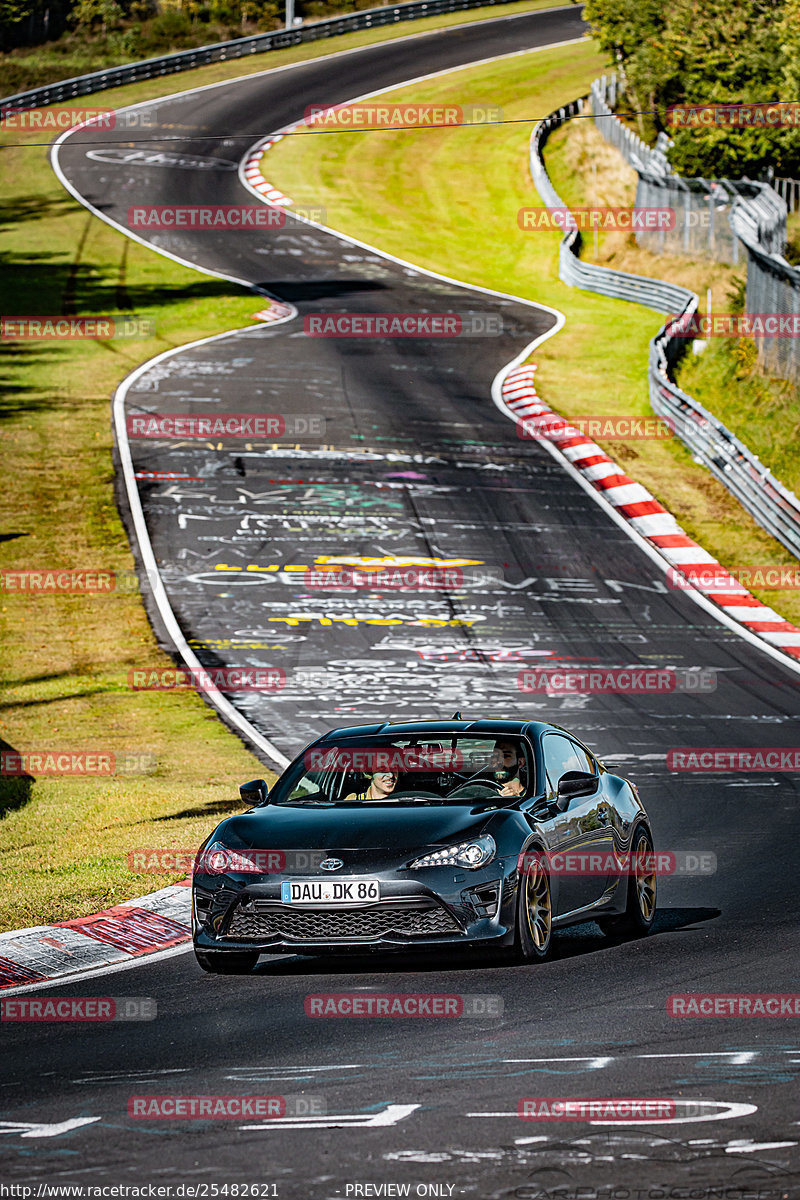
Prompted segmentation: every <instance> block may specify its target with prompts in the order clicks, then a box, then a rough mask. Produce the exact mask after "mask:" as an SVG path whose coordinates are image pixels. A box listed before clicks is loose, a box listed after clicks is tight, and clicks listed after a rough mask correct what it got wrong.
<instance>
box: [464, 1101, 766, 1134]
mask: <svg viewBox="0 0 800 1200" xmlns="http://www.w3.org/2000/svg"><path fill="white" fill-rule="evenodd" d="M675 1103H676V1105H677V1106H680V1105H681V1104H693V1105H695V1104H698V1103H699V1104H702V1105H705V1106H711V1105H713V1106H714V1108H716V1109H718V1110H719V1111H718V1112H707V1113H698V1114H696V1115H692V1116H687V1117H669V1118H667V1119H666V1120H665V1119H664V1118H661V1119H660V1120H653V1121H639V1120H630V1121H627V1120H625V1121H623V1120H617V1121H586V1122H584V1123H585V1124H586V1125H603V1126H606V1127H608V1126H609V1125H618V1126H620V1127H624V1128H627V1127H628V1126H629V1125H670V1126H672V1125H687V1124H689V1123H690V1122H697V1121H730V1120H731V1119H732V1118H735V1117H749V1116H751V1115H752V1114H753V1113H754V1112H758V1105H757V1104H740V1103H736V1102H734V1101H729V1100H700V1101H697V1100H677V1101H676V1102H675ZM464 1116H466V1117H515V1118H516V1119H517V1120H518V1121H521V1120H523V1119H524V1118H522V1117H520V1115H519V1113H517V1112H468V1113H465V1114H464ZM576 1120H580V1118H576ZM554 1124H559V1125H560V1124H562V1122H561V1121H558V1122H554Z"/></svg>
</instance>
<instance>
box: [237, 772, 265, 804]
mask: <svg viewBox="0 0 800 1200" xmlns="http://www.w3.org/2000/svg"><path fill="white" fill-rule="evenodd" d="M239 795H240V796H241V797H242V800H243V801H244V803H245V804H247V805H248V807H250V808H253V807H254V806H255V805H256V804H266V803H267V796H268V795H269V788H268V787H267V781H266V779H251V780H250V782H249V783H243V784H242V785H241V787H240V788H239Z"/></svg>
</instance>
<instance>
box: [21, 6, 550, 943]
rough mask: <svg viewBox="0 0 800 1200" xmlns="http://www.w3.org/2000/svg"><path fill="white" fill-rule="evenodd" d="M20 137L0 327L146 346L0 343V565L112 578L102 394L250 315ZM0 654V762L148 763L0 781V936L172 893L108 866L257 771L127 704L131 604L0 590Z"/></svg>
mask: <svg viewBox="0 0 800 1200" xmlns="http://www.w3.org/2000/svg"><path fill="white" fill-rule="evenodd" d="M549 6H550V5H548V4H547V3H542V2H539V3H536V2H534V3H529V2H526V3H520V4H509V5H507V6H505V5H504V6H503V7H502V8H500V9H498V8H492V9H487V10H484V11H480V12H470V13H457V14H452V15H450V16H446V17H435V18H430V19H428V20H425V21H418V22H414V23H413V24H411V25H408V24H404V25H403V26H402V28H400V29H396V28H392V29H389V30H373V31H368V30H364V31H360V32H359V33H354V34H348V35H346V36H344V37H340V38H335V39H330V40H326V41H325V42H323V43H316V44H310V45H304V46H298V47H293V48H292V49H291V50H286V51H276V52H275V53H271V54H268V55H255V56H253V58H252V59H249V60H247V61H235V62H229V63H219V64H215V65H214V66H211V67H204V68H201V69H199V70H197V71H192V72H187V73H185V74H184V75H181V76H180V77H178V78H176V77H174V76H173V77H169V78H164V79H160V80H155V81H151V82H148V83H146V84H136V85H132V86H128V87H125V88H117V89H115V90H113V91H110V92H108V93H104V94H103V97H102V100H98V103H102V104H105V103H108V104H109V105H113V106H118V105H122V104H128V103H134V102H136V101H138V100H145V99H148V98H151V97H157V96H163V95H168V94H170V93H172V92H175V91H178V90H183V89H185V88H190V87H196V86H200V85H203V84H207V83H215V82H217V81H219V80H223V79H232V78H236V77H238V76H242V75H247V74H253V73H256V72H258V71H264V70H267V69H271V68H273V67H278V66H283V65H284V64H286V63H290V62H297V61H300V60H305V59H309V58H313V57H321V56H322V55H325V54H330V53H332V52H334V51H338V50H343V49H349V48H353V47H356V46H362V45H367V44H370V43H373V42H379V41H384V40H390V39H394V38H396V37H401V36H408V35H410V34H416V33H420V32H424V31H426V30H430V29H435V28H443V27H446V26H449V25H454V24H461V23H463V22H465V21H476V20H486V19H490V18H495V17H497V16H500V15H508V14H512V13H516V12H523V11H527V10H529V9H532V8H545V7H549ZM93 103H94V101H93ZM40 140H41V138H40V135H38V134H35V133H26V132H20V131H18V130H13V131H10V130H9V131H0V154H1V155H2V163H3V167H4V170H3V172H2V176H0V251H1V254H0V305H1V306H2V307H1V308H0V311H2V312H3V313H4V314H6V315H10V314H31V313H37V314H42V315H45V314H53V315H61V314H70V313H75V314H104V315H118V316H125V315H127V314H129V313H131V312H135V313H136V314H137V315H139V316H141V317H144V318H147V319H150V320H152V321H154V322H155V333H154V335H153V336H152V337H150V338H148V339H146V340H142V341H131V342H123V341H115V342H110V341H109V342H88V341H86V342H79V341H75V342H70V343H53V342H49V343H48V342H43V343H29V344H27V345H25V344H17V345H12V344H10V343H3V342H0V378H2V383H3V395H2V399H0V446H2V451H3V454H4V461H5V463H6V464H7V467H6V471H7V476H6V487H5V488H4V489H3V496H2V501H0V505H2V525H1V526H0V567H2V568H6V569H17V570H19V569H30V568H33V569H36V568H52V567H77V568H79V569H90V568H97V569H102V570H131V569H132V568H133V561H132V558H131V555H130V552H129V549H128V545H127V540H126V537H125V534H124V531H123V528H122V525H121V522H120V519H119V516H118V514H117V510H116V507H115V503H114V495H113V468H112V461H111V447H112V439H111V425H110V411H109V397H110V395H111V393H112V391H113V389H114V388H115V386H116V385H117V384H118V383H119V382H120V381H121V380H122V379H123V378H124V377H125V375H127V374H128V373H129V372H130V371H131V370H132V369H133V368H134V367H135V366H137V365H138V364H139V363H140V362H142V361H144V360H145V359H147V358H150V357H151V356H152V355H154V354H157V353H159V352H160V351H162V350H166V349H168V348H170V347H173V346H178V345H184V344H186V343H187V342H190V341H192V340H193V339H195V338H200V337H204V336H208V335H210V334H214V333H218V332H221V331H224V330H226V329H234V328H237V327H239V326H242V325H247V324H250V323H252V314H253V313H254V312H255V311H256V310H257V309H258V308H261V307H263V301H261V300H260V299H259V298H258V297H254V296H253V295H251V294H250V293H247V292H244V291H242V290H238V289H236V288H235V287H234V286H233V285H231V284H228V283H225V282H222V281H218V280H214V279H210V278H208V277H206V276H203V275H200V274H199V273H197V272H194V271H191V270H189V269H185V268H182V267H180V266H178V265H177V264H175V263H173V262H171V261H169V260H167V259H164V258H162V257H161V256H160V255H157V254H155V253H153V252H152V251H150V250H147V249H146V248H144V247H143V246H140V245H138V244H137V243H134V242H130V241H129V240H128V239H127V238H125V237H123V236H122V235H121V234H118V233H116V232H115V231H113V230H112V229H110V228H109V227H108V226H107V225H105V224H104V223H103V222H102V221H99V220H97V219H96V218H94V217H92V216H90V215H89V214H87V212H86V211H85V210H84V209H83V208H81V207H80V206H79V205H78V204H76V203H75V202H74V201H73V200H72V199H71V198H70V197H69V196H67V194H66V193H65V192H64V191H63V189H62V188H61V186H60V185H59V184H58V182H57V180H56V178H55V176H54V175H53V173H52V171H51V169H50V167H49V164H48V160H47V152H46V148H45V147H44V146H41V145H36V144H35V143H37V142H38V141H40ZM12 143H14V144H13V145H12ZM0 638H1V639H2V645H3V655H2V668H0V670H1V672H2V674H1V675H0V680H2V687H3V691H2V696H1V697H0V748H1V749H3V750H8V749H9V748H11V749H13V750H15V751H18V752H23V753H30V752H36V751H40V750H59V751H63V750H75V751H77V750H84V751H99V752H103V753H112V754H115V755H117V756H122V757H124V756H126V755H134V756H152V757H153V758H154V759H155V764H156V765H155V769H154V770H153V771H151V772H150V773H147V774H143V773H138V774H137V773H130V774H119V775H115V776H108V777H98V776H90V775H85V776H77V775H76V776H68V775H64V776H58V777H55V776H53V777H49V776H46V775H39V776H38V777H36V778H34V779H33V780H28V779H24V778H19V779H16V778H14V777H8V776H6V777H5V778H3V777H0V829H1V830H2V838H1V841H2V846H1V847H0V896H2V899H3V904H2V908H0V929H14V928H19V927H21V926H25V925H32V924H40V923H46V922H50V921H56V920H64V919H66V918H68V917H74V916H81V915H85V914H87V913H91V912H95V911H96V910H97V909H99V908H102V907H104V906H107V905H111V904H114V903H118V902H119V901H120V900H123V899H127V898H129V897H131V896H135V895H139V894H141V893H143V892H147V891H152V890H153V889H154V888H156V887H159V886H163V885H164V884H167V883H170V882H174V881H175V880H176V879H178V878H180V877H181V875H182V874H183V872H177V873H173V874H171V875H167V874H162V875H153V874H142V873H139V872H133V871H130V870H129V869H128V867H127V863H126V855H127V854H128V852H129V851H131V850H136V849H140V848H143V847H173V848H176V849H183V848H186V849H192V848H193V847H196V846H197V845H198V844H199V842H200V841H201V840H202V839H203V838H204V837H205V836H206V834H207V833H208V832H209V831H210V830H211V829H212V828H213V826H214V825H215V824H216V822H217V821H218V820H219V819H220V818H221V817H222V816H224V815H225V814H226V813H228V812H231V811H236V810H237V809H239V808H240V802H239V800H238V796H237V793H236V787H235V785H236V783H237V782H238V781H239V780H241V779H243V778H250V777H252V776H254V775H258V774H261V773H262V768H261V766H260V764H259V763H258V761H257V760H256V759H255V758H254V757H253V756H252V755H251V754H250V753H249V752H248V751H247V750H245V748H244V747H243V746H242V745H241V743H240V742H239V740H238V738H237V737H235V736H234V735H233V734H231V733H229V732H228V731H227V730H226V729H225V728H224V726H223V725H222V724H221V723H220V722H219V720H218V719H217V718H216V716H215V715H214V713H213V712H212V711H211V710H210V709H209V708H208V707H207V706H206V705H205V704H204V703H203V701H202V700H200V698H199V697H198V696H196V695H195V694H193V693H184V692H174V693H168V692H167V693H156V692H152V693H147V692H132V691H130V689H129V688H128V686H127V674H128V671H129V670H130V669H131V668H134V667H153V668H158V667H163V666H165V665H167V660H166V658H165V656H164V655H163V654H162V653H161V652H160V651H159V649H158V647H157V645H156V642H155V639H154V637H153V634H152V632H151V630H150V627H149V624H148V622H147V620H146V617H145V613H144V609H143V607H142V604H141V601H140V599H139V598H138V596H135V595H133V596H132V595H129V594H127V595H126V594H118V595H114V594H112V595H98V596H94V597H93V596H71V597H70V596H52V595H51V596H46V595H39V596H35V595H27V596H26V595H23V594H19V593H14V592H12V591H9V590H5V591H0Z"/></svg>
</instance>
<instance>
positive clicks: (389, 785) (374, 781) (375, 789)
mask: <svg viewBox="0 0 800 1200" xmlns="http://www.w3.org/2000/svg"><path fill="white" fill-rule="evenodd" d="M367 778H368V779H369V780H370V783H369V786H368V787H367V788H365V789H364V791H363V792H351V793H350V795H349V796H345V798H344V799H345V803H347V802H348V801H350V800H386V799H387V798H388V797H389V796H390V795H391V793H392V792H393V791H394V789H395V786H396V784H397V772H396V771H373V772H371V773H367Z"/></svg>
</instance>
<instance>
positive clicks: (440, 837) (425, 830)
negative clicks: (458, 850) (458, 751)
mask: <svg viewBox="0 0 800 1200" xmlns="http://www.w3.org/2000/svg"><path fill="white" fill-rule="evenodd" d="M502 811H504V810H498V809H496V808H490V807H488V806H487V805H486V804H481V805H475V804H469V805H461V804H459V805H434V806H431V807H430V808H428V807H424V808H423V807H421V806H420V805H416V804H409V805H404V804H398V805H397V806H394V805H392V806H389V805H385V804H381V805H374V806H373V805H369V804H364V805H358V806H356V805H352V806H351V805H343V806H338V807H336V808H315V807H313V806H310V805H309V806H307V807H299V806H297V807H295V806H292V805H279V804H275V805H267V806H265V807H264V808H263V809H258V810H257V811H254V812H250V813H244V814H242V815H241V816H236V817H229V818H228V819H227V820H226V821H223V823H222V824H221V825H220V826H219V827H218V828H217V830H216V832H215V833H214V835H213V836H214V840H220V841H222V842H223V843H224V844H226V845H230V846H232V847H234V848H237V849H238V848H247V849H269V850H328V851H330V850H334V849H339V850H356V849H360V850H366V849H376V850H386V849H392V850H403V849H417V848H418V847H420V846H428V845H432V844H434V843H437V842H450V841H454V840H455V839H456V838H458V837H459V836H461V835H464V836H466V837H470V836H472V835H475V834H477V833H480V832H481V830H482V829H483V828H484V826H486V825H487V824H488V823H489V822H490V820H491V818H492V816H496V815H498V814H499V813H500V812H502ZM505 811H508V810H505Z"/></svg>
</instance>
